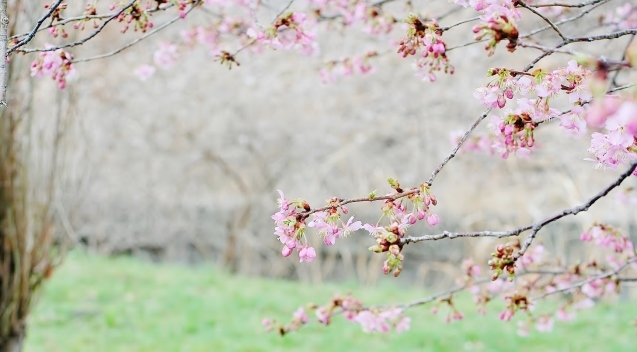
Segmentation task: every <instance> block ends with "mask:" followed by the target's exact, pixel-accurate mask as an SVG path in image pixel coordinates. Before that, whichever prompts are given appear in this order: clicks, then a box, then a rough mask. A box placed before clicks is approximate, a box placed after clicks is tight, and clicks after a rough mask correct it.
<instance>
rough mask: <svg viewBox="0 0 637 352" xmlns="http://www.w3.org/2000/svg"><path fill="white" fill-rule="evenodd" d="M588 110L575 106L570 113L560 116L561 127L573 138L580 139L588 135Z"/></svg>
mask: <svg viewBox="0 0 637 352" xmlns="http://www.w3.org/2000/svg"><path fill="white" fill-rule="evenodd" d="M585 115H586V109H584V108H583V107H581V106H575V107H573V108H572V109H571V111H570V112H567V113H565V114H563V115H560V116H559V119H560V127H561V128H562V129H563V130H564V131H566V134H567V135H569V136H571V137H578V136H581V135H583V134H584V133H586V120H584V116H585Z"/></svg>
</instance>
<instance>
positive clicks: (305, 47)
mask: <svg viewBox="0 0 637 352" xmlns="http://www.w3.org/2000/svg"><path fill="white" fill-rule="evenodd" d="M313 26H314V22H313V20H311V19H308V18H307V15H305V14H303V13H300V12H289V13H287V14H285V15H283V16H281V17H279V18H278V19H277V21H276V22H275V24H274V25H273V26H272V27H270V28H268V29H266V30H259V29H257V28H254V27H250V28H248V30H247V32H246V34H247V36H248V37H250V38H252V39H253V40H256V42H257V43H258V44H259V45H261V46H265V47H269V48H272V49H274V50H293V49H294V50H298V51H300V52H302V53H303V54H306V55H317V54H318V52H319V47H318V43H317V42H316V33H315V29H314V28H313Z"/></svg>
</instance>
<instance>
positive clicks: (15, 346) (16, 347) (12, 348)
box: [0, 329, 25, 352]
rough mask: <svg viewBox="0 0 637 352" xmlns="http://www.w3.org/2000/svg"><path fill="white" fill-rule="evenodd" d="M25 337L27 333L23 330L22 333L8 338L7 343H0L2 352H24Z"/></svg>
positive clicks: (0, 351)
mask: <svg viewBox="0 0 637 352" xmlns="http://www.w3.org/2000/svg"><path fill="white" fill-rule="evenodd" d="M24 335H25V331H24V329H22V331H19V332H16V333H15V334H12V335H11V336H8V339H7V340H6V341H0V352H22V346H23V344H24Z"/></svg>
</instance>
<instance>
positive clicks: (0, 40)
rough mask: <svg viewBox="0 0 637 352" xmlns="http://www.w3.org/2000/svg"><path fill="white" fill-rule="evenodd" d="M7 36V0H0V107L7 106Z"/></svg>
mask: <svg viewBox="0 0 637 352" xmlns="http://www.w3.org/2000/svg"><path fill="white" fill-rule="evenodd" d="M8 36H9V15H8V14H7V0H0V60H2V61H0V105H4V106H5V107H6V106H7V83H8V81H9V63H8V62H7V41H8V39H7V37H8Z"/></svg>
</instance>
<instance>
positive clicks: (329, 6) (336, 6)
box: [309, 0, 397, 35]
mask: <svg viewBox="0 0 637 352" xmlns="http://www.w3.org/2000/svg"><path fill="white" fill-rule="evenodd" d="M309 3H310V8H311V11H310V12H313V13H315V14H316V15H317V16H318V17H319V18H336V17H340V18H341V19H342V23H343V25H345V26H351V25H353V24H355V23H357V22H358V23H362V24H364V31H365V32H367V33H369V34H370V35H382V34H388V33H389V32H391V30H392V29H393V28H394V24H395V23H396V22H397V20H396V19H395V18H394V17H393V16H392V15H390V14H387V13H385V12H383V10H382V8H381V7H380V6H377V5H375V4H372V3H370V2H369V1H362V0H353V1H352V0H310V1H309Z"/></svg>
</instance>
